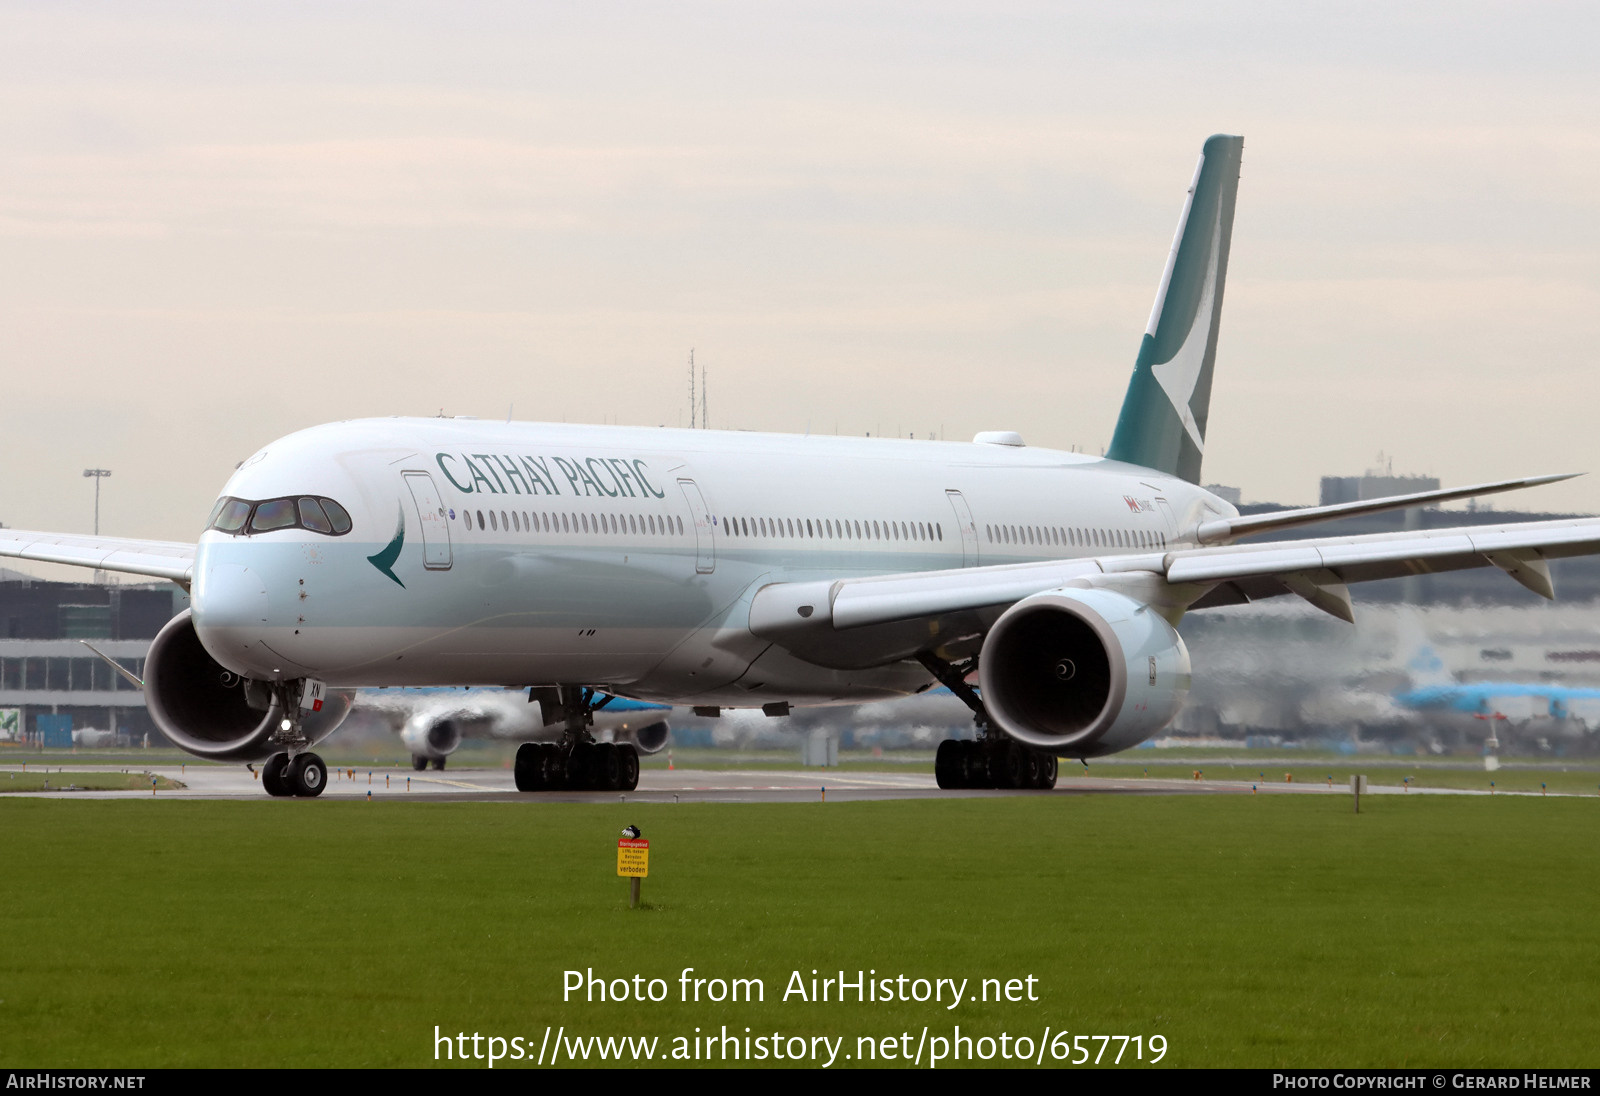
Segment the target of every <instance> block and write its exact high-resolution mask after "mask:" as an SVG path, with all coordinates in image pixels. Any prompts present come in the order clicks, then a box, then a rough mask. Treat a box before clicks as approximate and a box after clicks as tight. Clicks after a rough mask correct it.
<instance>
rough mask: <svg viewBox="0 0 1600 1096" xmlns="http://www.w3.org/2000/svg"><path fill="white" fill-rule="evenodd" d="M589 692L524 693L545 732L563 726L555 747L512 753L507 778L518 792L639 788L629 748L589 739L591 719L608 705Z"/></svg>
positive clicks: (635, 755) (530, 746)
mask: <svg viewBox="0 0 1600 1096" xmlns="http://www.w3.org/2000/svg"><path fill="white" fill-rule="evenodd" d="M594 697H595V694H594V690H593V689H580V688H577V687H575V686H568V685H562V686H558V687H555V688H546V689H532V690H529V696H528V699H529V700H530V701H531V700H538V701H539V704H540V709H541V711H542V712H543V715H544V722H545V726H549V725H550V724H552V723H556V722H564V723H565V724H566V727H565V729H564V730H563V731H562V733H561V741H560V742H524V743H523V744H522V745H521V746H519V747H517V761H516V768H515V769H514V773H513V775H514V776H515V777H516V781H517V791H519V792H544V791H551V792H554V791H574V792H578V791H585V792H587V791H608V792H619V791H620V792H631V791H633V789H635V788H637V787H638V786H639V751H638V750H636V749H634V748H633V746H632V745H631V744H627V743H624V744H621V745H619V744H617V743H614V742H596V741H595V740H594V736H593V735H592V734H590V733H589V728H590V727H591V726H593V725H594V713H595V712H597V711H599V710H600V709H601V708H603V707H605V706H606V705H607V704H609V703H611V698H610V697H609V696H608V697H605V698H604V699H602V700H601V701H599V702H598V703H596V702H595V698H594Z"/></svg>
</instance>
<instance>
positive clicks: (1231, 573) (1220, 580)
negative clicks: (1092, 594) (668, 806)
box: [750, 518, 1600, 667]
mask: <svg viewBox="0 0 1600 1096" xmlns="http://www.w3.org/2000/svg"><path fill="white" fill-rule="evenodd" d="M1595 553H1600V518H1585V519H1579V520H1561V521H1536V522H1521V523H1517V524H1513V525H1498V526H1466V527H1457V528H1452V529H1433V530H1426V531H1420V530H1419V531H1415V532H1409V531H1408V532H1396V533H1375V534H1369V535H1366V536H1347V537H1321V538H1312V539H1306V540H1296V541H1278V542H1274V543H1268V544H1251V545H1225V546H1218V547H1201V548H1183V549H1175V550H1173V551H1169V552H1165V553H1162V552H1147V553H1131V554H1128V555H1115V556H1100V557H1095V558H1086V559H1067V560H1045V561H1042V562H1038V563H1019V564H1001V565H998V566H992V567H970V568H961V569H957V570H948V571H922V572H910V573H905V574H894V575H876V576H870V577H864V578H847V579H840V580H837V581H833V582H829V581H827V580H822V581H814V582H786V583H776V584H774V585H771V586H767V587H764V588H762V589H761V590H760V591H758V592H757V593H756V595H755V597H754V599H752V602H751V606H750V630H751V631H752V632H754V633H755V634H756V635H758V636H761V637H763V638H765V639H770V640H772V641H773V642H775V643H778V644H779V645H781V646H783V647H785V648H787V649H788V650H790V651H792V652H794V653H795V654H797V655H799V656H800V657H802V658H806V659H808V660H811V661H818V662H819V663H820V664H822V665H835V666H840V667H845V666H858V667H859V666H869V665H881V664H883V663H884V662H887V661H892V660H894V659H897V658H906V657H909V656H910V655H912V654H914V653H916V652H917V651H919V650H926V649H928V648H929V646H930V644H939V643H943V642H946V641H947V639H948V638H950V637H960V638H963V639H966V640H973V639H976V638H979V637H981V635H982V634H983V633H984V632H986V631H987V629H988V626H989V625H990V624H992V623H993V622H994V620H995V619H996V617H998V615H999V614H1000V613H1001V612H1003V611H1004V610H1005V609H1006V608H1008V607H1009V606H1010V605H1012V604H1013V603H1015V602H1017V601H1020V600H1022V599H1023V598H1025V597H1029V596H1031V595H1033V594H1039V593H1044V592H1045V591H1046V590H1054V589H1058V588H1060V587H1100V588H1113V589H1119V588H1120V589H1124V590H1126V591H1127V592H1129V593H1130V595H1131V596H1135V597H1137V598H1138V599H1139V600H1141V601H1145V602H1148V603H1151V604H1154V605H1158V606H1160V607H1161V608H1163V609H1172V610H1175V611H1176V612H1178V613H1182V612H1184V611H1186V610H1188V609H1203V608H1209V607H1212V606H1217V605H1232V604H1240V603H1243V602H1247V601H1255V600H1258V599H1260V598H1264V597H1275V596H1278V595H1282V594H1288V593H1293V594H1298V595H1299V596H1301V597H1303V598H1305V599H1306V600H1307V601H1309V602H1311V603H1312V604H1313V605H1315V606H1317V607H1318V608H1319V609H1322V610H1324V611H1325V612H1329V613H1332V614H1333V615H1334V616H1338V617H1341V618H1343V619H1346V620H1348V619H1350V618H1351V608H1350V600H1349V595H1348V593H1347V592H1346V590H1345V586H1346V584H1347V583H1351V582H1370V581H1373V580H1375V579H1385V578H1401V577H1405V576H1407V575H1421V574H1431V573H1434V572H1439V571H1453V570H1460V569H1462V568H1468V567H1489V566H1493V567H1498V568H1500V569H1501V570H1503V571H1505V572H1506V573H1507V574H1508V575H1510V576H1511V577H1512V578H1513V579H1515V580H1516V581H1517V582H1520V583H1521V584H1522V585H1524V586H1526V587H1527V588H1528V589H1530V590H1533V591H1534V592H1535V593H1538V594H1541V595H1543V596H1545V597H1551V596H1553V595H1554V590H1553V589H1552V586H1551V582H1550V571H1549V567H1548V564H1547V563H1546V561H1547V560H1549V559H1559V558H1562V557H1566V556H1580V555H1592V554H1595Z"/></svg>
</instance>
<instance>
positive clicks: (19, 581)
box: [0, 569, 189, 747]
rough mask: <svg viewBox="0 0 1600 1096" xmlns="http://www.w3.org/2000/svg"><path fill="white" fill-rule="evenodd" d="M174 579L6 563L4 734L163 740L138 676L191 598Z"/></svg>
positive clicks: (1, 631)
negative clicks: (71, 576)
mask: <svg viewBox="0 0 1600 1096" xmlns="http://www.w3.org/2000/svg"><path fill="white" fill-rule="evenodd" d="M188 601H189V596H188V594H186V593H184V592H183V591H182V590H181V589H179V588H178V587H177V586H174V585H172V584H170V583H159V584H154V585H138V586H133V585H110V584H100V583H77V582H49V581H45V580H42V579H36V578H32V577H30V576H28V575H23V574H19V573H18V572H16V571H9V570H3V569H0V740H9V741H26V742H30V743H37V744H38V745H41V746H53V747H64V746H72V745H78V744H82V745H94V746H101V745H106V746H109V745H133V746H138V745H143V744H144V743H145V742H147V741H148V742H149V743H150V744H152V745H154V744H157V743H164V742H165V739H163V738H162V736H161V734H160V732H159V731H157V730H156V728H155V725H154V724H153V723H152V722H151V720H150V715H149V713H148V712H147V711H146V710H145V703H144V693H143V692H142V691H141V690H140V689H138V688H135V687H134V685H133V684H132V683H131V682H129V681H128V680H127V679H126V678H124V677H123V676H122V675H121V674H119V673H117V672H116V671H115V670H113V669H112V668H111V667H110V666H109V665H107V664H106V662H105V661H104V660H103V659H101V658H99V657H98V656H96V655H95V653H94V652H93V651H91V650H89V648H88V647H86V646H84V644H83V642H81V641H83V640H87V641H88V642H90V643H92V644H94V646H95V647H96V648H97V649H99V650H100V651H102V652H104V653H105V654H106V655H107V656H109V657H110V658H113V659H115V660H116V661H117V664H118V665H120V666H122V667H123V668H125V669H126V670H127V671H128V672H129V673H131V674H133V676H134V677H136V678H142V677H143V675H144V657H145V652H146V651H147V650H148V649H149V646H150V641H151V640H152V639H154V638H155V635H156V633H157V632H159V631H160V630H161V627H162V625H164V624H166V622H167V621H168V620H170V619H172V617H173V616H174V615H175V614H176V613H178V612H180V611H182V610H183V609H184V608H185V607H187V605H188Z"/></svg>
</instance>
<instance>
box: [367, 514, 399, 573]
mask: <svg viewBox="0 0 1600 1096" xmlns="http://www.w3.org/2000/svg"><path fill="white" fill-rule="evenodd" d="M405 544H406V510H405V507H404V506H402V507H400V518H399V521H398V522H396V523H395V527H394V539H393V540H391V541H390V542H389V543H388V544H387V545H385V546H384V549H383V551H381V552H379V553H377V554H376V555H371V556H368V557H367V562H368V563H370V564H372V565H373V566H374V567H376V568H377V569H378V570H379V571H382V572H383V573H384V574H385V575H388V576H389V577H390V578H391V579H393V580H394V584H395V585H396V586H398V587H400V589H402V590H404V589H405V588H406V584H405V583H403V582H401V581H400V576H399V575H397V574H395V573H394V565H395V561H396V560H398V559H399V558H400V549H402V548H404V547H405Z"/></svg>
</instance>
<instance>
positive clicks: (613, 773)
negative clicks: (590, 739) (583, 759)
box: [594, 742, 622, 792]
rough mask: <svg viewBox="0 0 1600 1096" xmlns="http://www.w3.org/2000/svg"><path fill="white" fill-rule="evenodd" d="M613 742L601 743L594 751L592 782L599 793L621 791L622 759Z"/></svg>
mask: <svg viewBox="0 0 1600 1096" xmlns="http://www.w3.org/2000/svg"><path fill="white" fill-rule="evenodd" d="M618 753H619V751H618V750H617V745H616V743H615V742H602V743H600V745H598V746H596V747H595V749H594V761H595V765H594V778H595V779H594V782H595V786H596V787H597V788H598V789H599V790H601V791H607V792H616V791H621V790H622V759H621V757H619V756H618Z"/></svg>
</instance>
